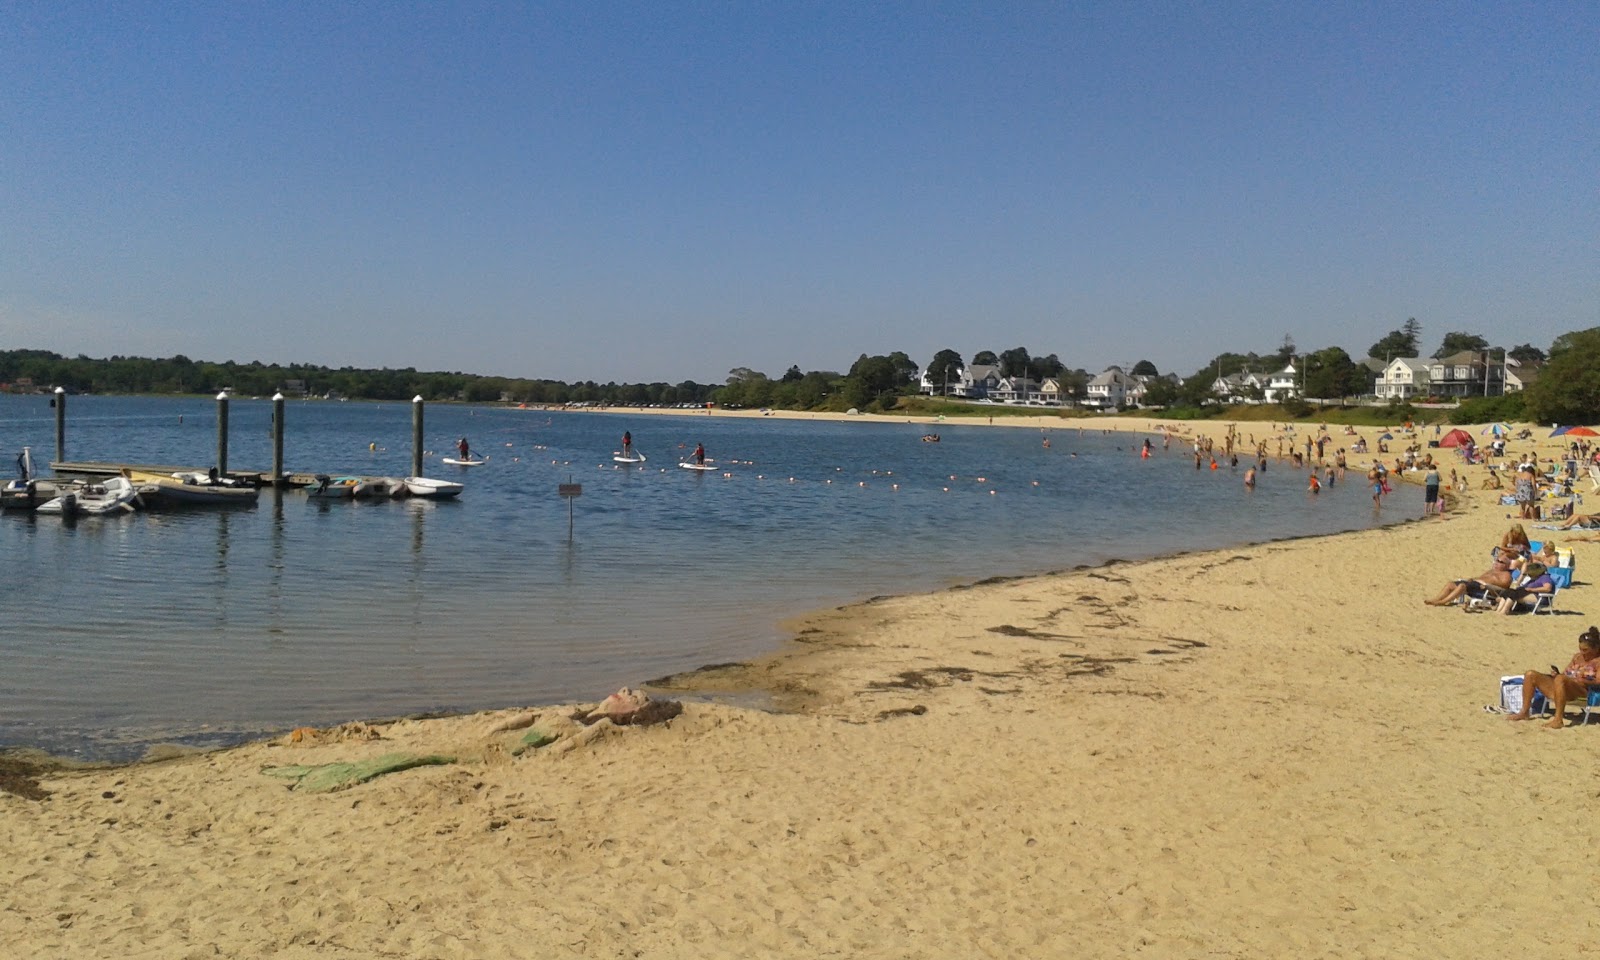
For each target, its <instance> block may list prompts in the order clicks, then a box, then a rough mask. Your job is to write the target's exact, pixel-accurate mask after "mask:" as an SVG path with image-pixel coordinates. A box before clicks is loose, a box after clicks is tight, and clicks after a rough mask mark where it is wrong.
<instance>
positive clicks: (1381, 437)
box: [1378, 433, 1394, 440]
mask: <svg viewBox="0 0 1600 960" xmlns="http://www.w3.org/2000/svg"><path fill="white" fill-rule="evenodd" d="M1378 439H1379V440H1393V439H1394V434H1392V433H1380V434H1378Z"/></svg>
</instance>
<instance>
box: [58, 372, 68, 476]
mask: <svg viewBox="0 0 1600 960" xmlns="http://www.w3.org/2000/svg"><path fill="white" fill-rule="evenodd" d="M65 459H67V391H66V388H64V387H56V461H57V462H60V461H62V460H65Z"/></svg>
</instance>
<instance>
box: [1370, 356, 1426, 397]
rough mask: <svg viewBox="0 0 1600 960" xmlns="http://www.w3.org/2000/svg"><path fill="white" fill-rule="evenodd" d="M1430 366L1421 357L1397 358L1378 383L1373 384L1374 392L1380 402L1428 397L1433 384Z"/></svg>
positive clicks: (1379, 376) (1380, 376)
mask: <svg viewBox="0 0 1600 960" xmlns="http://www.w3.org/2000/svg"><path fill="white" fill-rule="evenodd" d="M1429 366H1430V364H1429V362H1428V361H1427V360H1424V359H1423V358H1421V357H1395V358H1394V359H1393V360H1390V361H1389V365H1388V366H1386V367H1384V368H1383V372H1382V373H1380V374H1378V382H1377V383H1375V384H1373V386H1372V392H1373V393H1374V394H1376V395H1377V397H1378V399H1379V400H1389V399H1400V400H1409V399H1411V398H1412V397H1426V396H1428V394H1429V392H1430V391H1429V389H1428V385H1429V383H1430V382H1431V378H1430V377H1429Z"/></svg>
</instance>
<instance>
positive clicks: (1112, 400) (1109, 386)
mask: <svg viewBox="0 0 1600 960" xmlns="http://www.w3.org/2000/svg"><path fill="white" fill-rule="evenodd" d="M1133 382H1134V381H1133V378H1132V377H1130V376H1128V375H1127V374H1126V373H1123V372H1122V368H1121V367H1116V366H1112V367H1107V368H1106V369H1105V372H1104V373H1102V374H1100V375H1099V376H1097V377H1095V378H1094V379H1093V380H1090V381H1089V386H1088V387H1087V388H1085V391H1084V392H1085V393H1086V394H1087V396H1086V397H1085V398H1084V401H1083V405H1084V406H1086V407H1095V408H1097V409H1100V410H1115V409H1116V408H1117V407H1120V406H1123V405H1125V404H1126V403H1127V402H1128V387H1129V385H1130V384H1132V383H1133ZM1141 392H1142V391H1141Z"/></svg>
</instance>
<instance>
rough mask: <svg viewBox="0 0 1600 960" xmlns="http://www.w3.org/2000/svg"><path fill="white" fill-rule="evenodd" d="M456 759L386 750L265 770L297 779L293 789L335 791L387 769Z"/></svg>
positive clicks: (404, 768)
mask: <svg viewBox="0 0 1600 960" xmlns="http://www.w3.org/2000/svg"><path fill="white" fill-rule="evenodd" d="M455 762H456V758H455V757H441V756H433V755H425V756H419V755H417V754H412V753H386V754H384V755H383V756H381V757H374V758H373V759H371V760H356V761H353V762H350V763H319V764H314V765H311V766H299V765H295V766H285V767H263V768H261V772H262V773H264V774H266V775H267V776H269V777H278V778H279V779H283V780H293V781H295V782H294V783H292V784H290V785H289V789H291V790H299V791H303V792H305V793H331V792H332V791H334V790H345V789H348V788H349V787H353V786H355V785H356V784H358V783H366V782H367V781H368V780H371V779H373V778H375V777H381V776H383V775H384V774H386V773H398V772H399V771H401V770H410V769H411V768H412V767H436V766H440V765H442V764H447V763H455Z"/></svg>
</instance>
